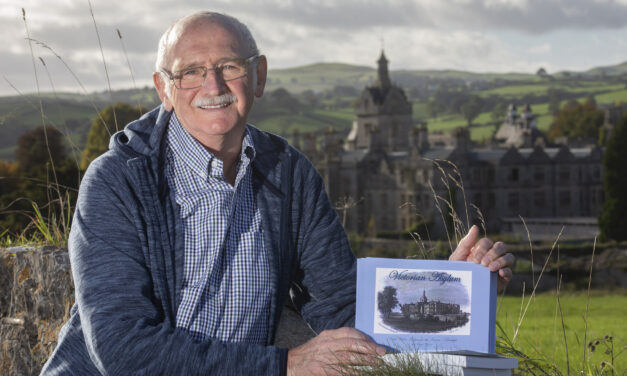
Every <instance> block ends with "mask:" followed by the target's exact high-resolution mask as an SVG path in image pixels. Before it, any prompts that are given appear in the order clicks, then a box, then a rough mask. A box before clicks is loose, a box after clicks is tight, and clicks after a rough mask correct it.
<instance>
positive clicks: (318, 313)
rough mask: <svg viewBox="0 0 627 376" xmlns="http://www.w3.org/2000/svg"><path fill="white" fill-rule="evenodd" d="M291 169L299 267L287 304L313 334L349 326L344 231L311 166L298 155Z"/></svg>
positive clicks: (350, 276) (352, 274) (349, 275)
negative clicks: (291, 306) (299, 312)
mask: <svg viewBox="0 0 627 376" xmlns="http://www.w3.org/2000/svg"><path fill="white" fill-rule="evenodd" d="M294 170H295V171H296V173H295V179H294V181H295V183H294V191H293V202H292V218H293V220H294V219H296V220H295V225H296V226H297V229H296V233H297V236H296V248H297V250H298V267H297V268H296V275H295V286H294V287H293V288H292V291H291V296H292V300H293V302H294V303H295V305H296V307H297V308H300V310H301V314H302V315H303V318H304V319H305V320H306V321H307V322H308V323H309V325H310V326H311V327H312V329H314V331H316V332H317V333H319V332H320V331H322V330H324V329H336V328H339V327H342V326H354V319H355V283H356V269H355V268H356V262H355V257H354V255H353V252H352V250H351V248H350V244H349V242H348V239H347V237H346V233H345V231H344V228H343V227H342V224H341V223H340V220H339V217H338V215H337V213H336V211H335V209H334V208H333V206H332V205H331V202H330V200H329V197H328V195H327V193H326V190H325V185H324V181H323V180H322V177H321V176H320V174H319V173H318V172H317V171H316V170H315V168H314V167H313V166H312V165H311V163H310V162H309V161H308V160H307V159H306V158H304V157H300V158H299V159H298V160H297V162H296V163H295V168H294Z"/></svg>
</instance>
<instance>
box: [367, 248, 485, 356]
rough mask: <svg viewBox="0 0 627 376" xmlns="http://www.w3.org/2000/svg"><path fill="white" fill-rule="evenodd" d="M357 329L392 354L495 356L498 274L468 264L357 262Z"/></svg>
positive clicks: (381, 259)
mask: <svg viewBox="0 0 627 376" xmlns="http://www.w3.org/2000/svg"><path fill="white" fill-rule="evenodd" d="M356 299H357V304H356V313H355V327H356V328H357V329H359V330H361V331H362V332H364V333H366V334H367V335H369V336H370V337H372V338H373V340H374V341H375V342H377V343H378V344H380V345H382V346H385V347H387V348H388V350H390V351H392V352H434V351H452V350H469V351H475V352H479V353H488V354H494V350H495V330H496V273H492V272H490V270H489V269H488V268H487V267H484V266H482V265H479V264H475V263H472V262H462V261H437V260H412V259H385V258H374V257H368V258H362V259H359V260H357V297H356Z"/></svg>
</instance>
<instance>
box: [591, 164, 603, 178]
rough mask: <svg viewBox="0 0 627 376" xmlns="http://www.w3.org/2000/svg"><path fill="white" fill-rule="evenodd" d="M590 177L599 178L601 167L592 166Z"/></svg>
mask: <svg viewBox="0 0 627 376" xmlns="http://www.w3.org/2000/svg"><path fill="white" fill-rule="evenodd" d="M592 177H593V178H594V180H601V168H600V167H598V166H594V167H592Z"/></svg>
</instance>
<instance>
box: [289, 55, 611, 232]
mask: <svg viewBox="0 0 627 376" xmlns="http://www.w3.org/2000/svg"><path fill="white" fill-rule="evenodd" d="M378 64H379V67H378V72H379V73H378V74H379V78H378V80H377V82H376V83H375V85H373V86H371V87H367V88H365V89H364V91H363V93H362V95H361V97H360V98H359V101H358V105H357V108H356V115H355V121H354V123H353V127H352V129H351V131H350V134H349V135H348V138H347V139H346V140H345V141H342V140H340V139H339V138H338V137H337V136H336V134H335V133H334V132H333V131H332V130H328V131H326V132H325V134H324V137H323V140H322V146H321V147H320V148H318V149H317V148H316V147H315V140H312V139H311V136H306V137H305V139H306V140H305V147H304V148H303V151H304V152H305V154H307V155H308V157H309V158H310V159H311V160H312V162H313V163H314V164H315V165H316V167H317V168H318V170H319V171H320V173H321V174H322V175H323V177H324V179H325V182H326V184H327V189H328V192H329V195H330V197H331V200H332V202H334V203H337V204H338V206H337V208H338V210H339V212H340V217H341V218H342V219H343V221H344V225H345V228H346V230H347V231H350V232H357V233H363V234H371V235H373V232H374V233H381V232H402V231H406V230H407V229H410V228H411V227H412V226H414V225H416V224H417V223H429V224H431V226H430V229H431V233H430V237H432V238H437V237H443V236H445V232H446V228H447V226H448V228H449V229H450V228H451V219H450V218H449V215H448V213H450V207H449V205H448V204H447V203H446V202H445V201H448V202H452V207H453V208H454V209H455V212H456V213H457V214H458V217H457V219H454V220H452V222H453V224H455V223H463V224H464V225H466V224H467V223H468V222H472V223H480V222H484V225H485V227H486V228H487V230H488V231H489V232H492V233H495V232H502V231H507V229H508V228H511V226H509V225H508V226H503V224H504V223H506V222H507V221H508V220H509V221H510V222H511V218H518V217H519V216H522V217H523V218H525V219H526V220H528V221H530V222H533V221H534V219H535V218H562V219H563V221H564V223H568V221H570V219H572V218H587V219H588V221H590V220H592V221H595V218H596V217H597V216H598V214H599V213H600V212H601V209H602V205H603V199H604V197H603V188H602V168H601V159H602V154H603V150H602V149H601V148H599V147H596V146H591V147H584V148H573V147H568V146H566V145H561V146H555V147H549V146H546V145H547V142H546V139H545V138H544V136H543V135H542V134H541V132H540V131H538V130H537V128H536V126H535V115H534V114H533V112H532V111H531V108H530V107H529V106H526V107H525V108H524V110H523V111H522V113H521V114H520V115H519V114H518V113H517V111H516V108H515V107H513V106H510V108H509V110H508V117H507V120H506V121H505V123H504V124H503V126H501V128H500V130H499V131H498V132H497V134H496V137H495V138H494V140H493V142H492V143H491V144H490V145H487V146H477V145H474V144H473V143H472V142H471V140H470V137H469V132H468V129H467V128H459V129H456V130H455V131H454V132H453V135H452V139H453V140H454V142H452V143H450V144H444V145H443V144H442V143H435V144H432V143H430V142H429V137H428V132H427V128H426V126H424V125H422V126H418V127H415V126H414V124H413V120H412V106H411V103H410V102H409V101H408V100H407V97H406V96H405V93H404V91H403V90H402V89H401V88H400V87H398V86H396V85H394V84H393V83H392V82H391V81H390V79H389V73H388V68H387V67H388V61H387V59H386V58H385V55H384V54H383V53H381V57H380V59H379V61H378ZM299 142H300V140H295V144H296V145H299ZM471 204H472V205H471ZM475 206H476V208H477V209H479V211H480V212H481V215H482V217H483V219H481V216H479V215H476V213H477V210H476V209H475ZM595 223H596V222H595ZM461 227H463V226H461ZM553 235H556V234H553Z"/></svg>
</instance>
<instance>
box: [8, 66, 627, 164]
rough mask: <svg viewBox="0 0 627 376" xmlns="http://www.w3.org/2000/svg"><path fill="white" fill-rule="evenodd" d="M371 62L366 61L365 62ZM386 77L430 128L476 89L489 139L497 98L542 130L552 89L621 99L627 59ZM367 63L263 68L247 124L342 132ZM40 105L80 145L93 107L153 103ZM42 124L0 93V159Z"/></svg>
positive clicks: (32, 102) (102, 100)
mask: <svg viewBox="0 0 627 376" xmlns="http://www.w3.org/2000/svg"><path fill="white" fill-rule="evenodd" d="M373 63H374V62H373ZM390 74H391V78H392V81H393V82H395V83H396V84H397V85H399V86H401V87H403V88H404V89H405V91H406V94H407V96H408V98H409V100H410V101H411V102H413V104H414V119H415V120H416V122H426V123H427V124H428V127H429V130H430V131H432V132H433V131H448V130H450V129H452V128H454V127H458V126H464V125H465V124H466V120H465V119H464V118H463V117H462V116H461V115H460V114H458V113H456V112H455V111H450V110H445V111H443V112H440V113H438V114H435V115H434V114H433V113H430V111H429V108H428V102H429V100H430V99H431V98H432V97H433V96H434V95H436V94H437V91H438V90H442V89H446V90H449V91H450V92H451V93H455V92H460V90H461V91H462V92H464V93H466V94H476V95H479V96H480V97H482V98H483V99H484V103H483V107H484V108H483V109H482V111H481V113H480V114H479V115H478V116H477V118H476V119H475V120H474V121H473V127H472V129H471V134H472V137H473V139H475V140H482V139H487V138H489V137H490V135H491V133H492V132H493V131H494V127H495V121H498V120H499V119H498V116H495V115H492V111H493V108H494V107H495V106H496V105H497V104H499V103H505V104H508V103H516V104H518V105H522V104H524V103H529V104H531V105H532V106H533V109H534V112H535V113H536V114H538V115H539V116H540V118H539V124H540V127H541V128H542V129H547V128H548V127H549V125H550V123H551V121H552V115H550V113H549V110H548V109H549V102H550V100H551V98H550V95H549V93H550V92H555V93H558V94H559V101H561V102H562V103H564V102H565V101H567V100H571V99H574V100H582V99H584V98H586V97H588V96H593V97H594V98H595V99H596V101H597V102H598V103H613V102H616V101H627V87H626V84H627V62H626V63H623V64H618V65H615V66H607V67H598V68H594V69H590V70H588V71H585V72H579V73H577V72H558V73H556V74H554V75H552V76H546V77H540V76H537V75H532V74H524V73H504V74H501V73H498V74H497V73H472V72H464V71H454V70H397V71H391V73H390ZM375 75H376V70H375V69H374V64H373V67H367V66H355V65H349V64H340V63H318V64H311V65H307V66H302V67H297V68H289V69H275V70H271V71H270V72H269V79H268V84H267V88H266V94H265V95H264V97H263V98H262V99H261V100H259V101H257V102H256V104H255V106H254V108H253V112H252V113H251V116H250V120H251V122H253V123H255V124H257V125H258V126H260V127H261V128H263V129H266V130H268V131H272V132H276V133H280V134H283V135H289V134H291V132H292V131H293V130H295V129H298V130H299V131H301V132H307V131H319V130H321V129H323V128H326V127H333V128H335V129H336V130H338V131H340V132H341V133H344V134H345V133H346V132H348V130H349V128H350V126H351V123H352V120H353V117H354V110H353V103H354V101H355V100H356V99H357V97H358V96H359V95H360V93H361V90H362V89H363V88H364V87H366V86H368V85H371V84H372V83H373V82H374V80H375ZM41 102H42V107H43V112H44V118H45V121H46V124H48V125H54V126H56V127H57V128H59V129H60V130H61V131H62V132H64V133H65V134H66V135H67V136H68V140H69V141H70V142H68V144H72V145H73V147H74V148H76V149H78V150H80V149H82V148H83V147H84V143H85V140H86V135H87V132H88V130H89V126H90V124H91V123H92V121H93V120H94V119H95V118H96V114H97V112H98V111H100V110H102V109H103V108H104V107H106V106H107V105H108V104H111V103H115V102H124V103H129V104H132V105H142V106H143V107H145V108H147V109H150V108H153V107H154V106H156V105H158V97H157V95H156V92H155V91H154V89H153V88H151V87H145V88H141V89H128V90H118V91H115V92H113V93H112V95H111V94H109V93H108V92H96V93H91V94H89V95H84V94H78V93H44V94H42V100H41ZM41 124H42V115H41V111H40V106H39V99H38V98H37V97H36V96H34V95H23V96H8V97H0V159H5V160H11V159H13V158H14V156H13V154H14V149H15V145H16V143H17V139H18V138H19V136H20V135H21V134H23V133H24V132H26V131H28V130H30V129H33V128H35V127H37V126H40V125H41Z"/></svg>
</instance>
